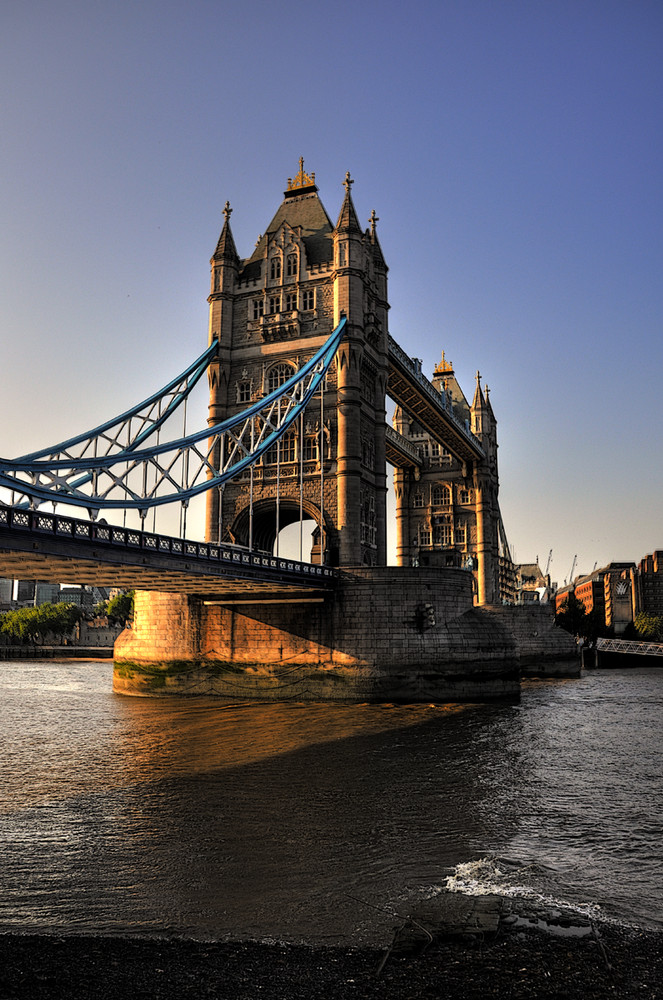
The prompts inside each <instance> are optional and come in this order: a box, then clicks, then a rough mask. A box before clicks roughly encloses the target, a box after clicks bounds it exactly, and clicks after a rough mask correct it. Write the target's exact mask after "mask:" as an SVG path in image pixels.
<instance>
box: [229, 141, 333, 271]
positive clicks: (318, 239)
mask: <svg viewBox="0 0 663 1000" xmlns="http://www.w3.org/2000/svg"><path fill="white" fill-rule="evenodd" d="M284 222H285V223H287V224H288V225H289V226H290V228H291V229H294V230H296V231H297V233H298V235H299V236H300V238H301V240H302V242H303V244H304V248H305V250H306V257H307V260H308V262H309V264H325V263H328V262H329V261H330V260H332V259H333V256H334V249H333V246H332V232H333V226H332V224H331V219H330V218H329V216H328V215H327V213H326V211H325V208H324V205H323V204H322V202H321V201H320V198H319V197H318V189H317V187H316V185H315V174H314V173H312V174H307V173H306V172H305V170H304V160H303V158H300V160H299V173H298V174H296V175H295V177H294V179H293V178H291V177H289V178H288V189H287V191H284V193H283V201H282V202H281V204H280V206H279V208H278V209H277V212H276V214H275V216H274V218H273V219H272V221H271V222H270V223H269V225H268V226H267V229H266V230H265V232H264V234H263V235H262V236H261V237H260V239H259V240H258V242H257V243H256V248H255V250H254V251H253V253H252V254H251V256H250V257H249V258H248V259H247V260H245V261H244V265H243V268H242V277H243V278H251V277H257V276H258V275H259V273H260V261H261V260H262V259H263V258H264V256H265V251H266V247H267V244H268V242H269V238H270V237H271V236H273V235H274V233H276V232H278V230H279V229H280V228H281V226H282V225H283V223H284Z"/></svg>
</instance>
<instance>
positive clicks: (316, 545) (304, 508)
mask: <svg viewBox="0 0 663 1000" xmlns="http://www.w3.org/2000/svg"><path fill="white" fill-rule="evenodd" d="M277 511H278V512H277ZM300 518H301V521H302V533H303V543H304V544H303V552H302V556H303V558H304V560H306V561H308V560H309V558H311V561H312V562H316V563H317V562H319V561H320V559H319V551H320V538H319V536H320V508H319V507H317V506H316V505H315V504H314V503H311V501H309V500H306V499H305V500H304V501H303V503H302V504H301V507H300V503H299V501H298V500H294V499H288V498H283V499H281V500H279V503H278V508H277V503H276V498H265V499H263V500H259V501H258V502H257V503H254V505H253V514H252V515H251V508H250V507H245V508H244V509H243V510H242V511H240V513H239V514H238V515H237V516H236V518H235V520H234V521H233V523H232V527H231V528H230V539H229V540H231V541H234V542H235V543H236V544H238V545H247V546H248V545H249V541H250V540H252V543H253V548H254V549H259V550H261V551H263V552H270V553H271V552H273V551H274V545H275V543H276V537H277V534H278V535H281V533H282V532H283V531H284V529H287V528H290V527H291V526H292V525H295V524H296V525H299V522H300ZM251 522H252V523H251ZM277 528H278V530H277ZM332 531H333V527H332V526H331V525H330V524H328V523H327V518H326V517H325V518H324V534H325V547H326V558H325V559H324V561H325V562H327V563H329V562H331V561H332V560H331V558H330V535H331V532H332ZM311 536H312V546H310V545H309V544H308V539H310V538H311ZM290 537H291V538H292V533H290ZM280 554H281V555H284V554H285V553H284V552H281V553H280ZM295 558H299V553H297V555H296V556H295Z"/></svg>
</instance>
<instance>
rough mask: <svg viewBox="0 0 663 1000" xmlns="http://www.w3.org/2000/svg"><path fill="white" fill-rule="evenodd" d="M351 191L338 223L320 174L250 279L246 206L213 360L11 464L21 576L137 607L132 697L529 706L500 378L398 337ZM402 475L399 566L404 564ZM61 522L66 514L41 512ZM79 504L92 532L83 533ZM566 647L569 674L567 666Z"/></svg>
mask: <svg viewBox="0 0 663 1000" xmlns="http://www.w3.org/2000/svg"><path fill="white" fill-rule="evenodd" d="M352 184H353V181H352V179H351V178H350V175H349V174H347V175H346V178H345V181H344V185H343V186H344V189H345V194H344V197H343V201H342V205H341V209H340V212H339V215H338V219H337V222H336V224H335V225H334V224H332V222H331V220H330V218H329V216H328V214H327V212H326V210H325V208H324V206H323V205H322V202H321V201H320V198H319V196H318V188H317V186H316V184H315V175H314V174H310V175H309V174H308V173H307V172H305V171H304V165H303V160H302V161H300V167H299V172H298V173H297V174H296V176H295V177H294V178H291V179H289V181H288V185H287V190H286V191H285V192H284V195H283V201H282V203H281V205H280V206H279V208H278V209H277V211H276V213H275V215H274V216H273V218H272V220H271V222H270V223H269V224H268V225H267V227H266V229H265V231H264V234H263V235H262V236H261V237H260V238H259V240H258V242H257V244H256V247H255V249H254V250H253V252H252V254H251V255H250V257H248V258H244V259H242V258H240V256H239V254H238V252H237V249H236V246H235V241H234V237H233V234H232V230H231V225H230V216H231V212H232V209H231V208H230V205H229V204H228V203H226V207H225V209H224V213H223V214H224V222H223V226H222V229H221V234H220V236H219V239H218V242H217V245H216V249H215V251H214V254H213V255H212V259H211V262H210V263H211V278H210V294H209V298H208V302H209V331H208V347H207V349H206V351H205V352H203V354H202V355H201V356H200V357H199V358H197V359H195V361H193V362H192V364H191V365H190V366H189V367H188V368H187V370H186V371H185V372H183V373H182V374H181V375H180V376H178V377H177V378H175V379H174V380H173V381H172V382H171V383H169V385H168V386H166V387H164V389H163V390H161V391H160V392H157V393H155V394H153V395H152V396H150V397H149V398H148V399H147V400H144V401H143V402H142V403H140V404H138V405H137V406H136V407H134V408H132V409H131V410H129V411H127V412H126V413H124V414H121V415H120V417H118V418H115V419H114V420H110V421H108V422H107V423H105V424H103V425H101V426H100V427H98V428H95V429H94V430H93V431H90V432H86V433H84V434H81V435H78V436H76V437H74V438H71V439H69V440H68V441H66V442H63V443H62V444H60V445H57V446H55V447H53V448H50V449H45V450H42V451H39V452H34V453H32V454H30V455H26V456H22V457H21V458H19V459H16V460H14V461H13V462H9V461H5V460H0V489H3V490H4V491H5V494H6V495H7V496H8V497H10V498H11V502H10V503H9V505H8V506H7V507H5V508H2V509H0V510H5V511H6V512H7V513H6V518H7V523H6V524H5V525H3V523H2V518H1V517H0V572H2V571H3V570H2V567H5V571H7V572H11V575H13V576H15V577H16V576H20V575H21V574H23V575H24V574H25V573H28V574H29V575H30V576H32V577H34V576H40V577H42V578H48V577H46V576H45V574H46V573H52V574H55V575H57V574H59V573H60V572H61V571H63V572H64V567H65V565H66V569H67V572H66V578H67V579H68V580H70V579H74V580H80V581H81V582H95V581H96V582H98V581H100V580H101V579H103V580H105V581H106V582H111V581H114V582H115V583H116V584H118V583H120V581H121V585H129V586H133V587H136V588H137V589H138V593H137V596H136V620H135V627H134V629H133V630H132V631H131V632H129V633H124V634H123V636H121V637H120V639H119V640H118V643H117V644H116V649H115V664H116V676H115V684H116V688H117V689H118V690H121V691H125V692H126V693H148V694H149V693H153V688H154V683H153V682H154V678H155V677H156V678H158V683H157V684H156V688H157V689H158V691H159V692H160V693H161V692H163V690H165V689H172V690H178V691H183V692H189V693H193V692H199V691H204V692H208V693H216V694H224V693H230V691H231V688H232V692H233V696H236V694H237V692H238V687H237V685H238V683H239V682H238V680H237V675H238V672H239V673H240V674H241V677H242V681H241V684H240V687H241V686H242V685H244V687H243V690H244V694H245V695H246V696H247V697H250V696H256V697H283V696H292V697H318V698H327V697H340V698H351V699H355V698H382V697H390V698H394V697H397V698H406V699H411V700H420V699H421V698H424V699H427V700H432V699H435V698H439V697H445V696H452V697H460V698H465V697H474V696H477V695H482V696H483V695H486V696H503V695H507V696H510V695H513V694H514V693H516V692H517V690H518V676H519V667H518V664H519V657H520V652H519V650H520V649H521V645H522V643H521V639H522V636H521V639H518V638H516V637H515V636H516V633H517V631H518V630H517V629H515V630H514V628H513V627H512V626H511V625H509V624H507V619H506V618H505V617H504V615H503V614H501V613H498V610H496V608H495V607H493V609H492V611H491V613H490V614H488V613H483V612H482V610H481V609H482V608H488V607H489V606H491V605H493V606H498V605H500V602H501V601H503V600H504V598H505V597H506V596H508V570H509V567H510V555H509V551H508V543H507V542H506V534H505V532H504V527H503V524H502V520H501V515H500V511H499V500H498V472H497V421H496V419H495V416H494V413H493V409H492V405H491V402H490V398H489V392H488V389H487V387H483V386H482V384H481V377H480V376H479V374H478V373H477V380H476V387H475V390H474V395H473V397H472V400H471V402H470V401H468V399H467V398H466V396H465V394H464V393H463V391H462V389H461V387H460V385H459V383H458V381H457V379H456V376H455V372H454V369H453V366H452V365H451V363H450V362H449V361H448V360H446V359H445V357H444V354H442V360H441V362H440V363H439V364H438V366H437V367H436V369H435V371H434V373H433V379H432V381H429V380H428V379H427V378H426V377H425V376H424V375H423V373H422V371H421V362H419V361H418V360H417V359H414V358H409V357H408V356H407V354H406V353H405V352H404V351H403V350H402V348H401V347H400V346H399V345H398V343H397V342H396V341H395V340H394V339H393V338H392V337H391V336H390V334H389V330H388V310H389V303H388V296H387V270H388V269H387V265H386V263H385V259H384V256H383V253H382V249H381V246H380V243H379V240H378V236H377V221H378V219H377V216H376V214H375V211H373V212H372V213H371V216H370V219H369V225H368V227H367V228H366V229H362V227H361V226H360V224H359V221H358V216H357V213H356V210H355V206H354V202H353V198H352V193H351V192H352ZM205 372H206V373H207V378H208V384H209V416H208V426H207V427H205V428H199V429H196V430H195V431H193V432H191V431H189V430H188V429H187V427H186V416H185V417H184V420H183V423H182V429H181V430H180V431H179V433H177V434H176V435H175V436H172V434H171V435H170V436H169V433H168V428H169V427H171V426H172V423H173V421H175V420H178V419H180V417H181V415H182V413H184V414H186V401H187V399H188V397H189V394H190V392H191V390H192V388H193V386H194V385H195V384H196V383H197V382H198V381H199V380H200V379H201V377H202V376H203V374H204V373H205ZM387 396H389V397H391V398H392V400H393V401H394V402H395V403H396V412H395V415H394V421H393V427H388V426H387V422H386V400H387ZM388 462H389V463H391V464H393V465H394V488H395V495H396V554H397V562H398V565H397V566H396V567H388V566H387V565H386V563H387V523H386V520H387V503H386V499H387V463H388ZM203 494H204V495H205V497H206V520H205V540H204V541H203V542H193V541H191V540H190V539H189V540H187V539H186V538H185V537H184V536H185V535H186V511H187V508H188V505H189V503H190V502H191V500H192V499H193V498H195V497H196V496H200V495H203ZM17 497H18V500H17ZM49 501H50V502H52V503H53V508H54V513H53V514H52V515H46V514H44V513H43V512H42V511H41V507H42V506H43V504H44V503H46V502H49ZM172 503H175V504H179V505H180V508H181V512H182V513H181V518H180V526H181V532H180V533H181V535H182V536H183V537H182V538H180V539H179V540H178V539H172V538H169V537H167V536H159V535H157V534H155V533H154V532H152V533H149V532H145V531H144V530H143V531H136V532H127V531H126V530H125V529H124V528H122V529H120V528H119V527H115V526H111V527H110V528H106V527H105V526H101V525H100V522H99V515H100V514H101V513H106V512H111V513H112V512H113V511H121V510H123V509H124V510H127V509H131V510H135V511H138V513H139V516H140V519H141V523H142V526H143V529H144V528H145V521H146V516H147V513H148V511H149V510H151V509H153V508H156V507H159V506H164V505H166V504H172ZM58 505H65V508H70V507H74V508H78V509H79V510H80V509H81V508H83V509H85V511H86V512H87V513H88V516H89V521H87V522H83V521H79V520H77V519H73V520H72V522H71V524H68V523H67V519H66V518H62V517H60V516H59V514H56V513H55V509H56V506H58ZM16 511H19V512H23V516H24V517H26V518H28V522H29V523H26V524H25V525H23V529H22V533H21V528H20V525H19V524H18V522H16V521H15V513H16ZM109 516H110V515H109ZM49 517H50V519H51V520H50V521H49V520H48V518H49ZM305 520H309V521H312V522H313V523H314V525H315V529H314V531H313V533H312V547H311V551H310V562H308V563H307V562H306V560H305V559H303V558H300V559H299V560H297V561H293V560H290V561H287V560H286V561H284V560H283V559H282V558H281V556H280V554H279V537H280V534H281V532H282V530H283V528H285V527H287V526H288V525H291V524H293V523H295V522H297V521H299V523H300V525H301V524H302V522H303V521H305ZM67 532H69V535H68V536H67ZM105 532H110V535H109V537H108V538H105V537H104V533H105ZM122 532H124V534H122ZM300 534H301V528H300ZM64 536H67V537H64ZM31 546H32V548H31ZM257 550H261V551H257ZM302 555H303V553H302ZM51 578H52V577H51ZM311 602H317V603H313V604H312V603H311ZM240 607H241V610H240ZM530 625H531V623H530ZM530 625H528V629H529V628H530ZM541 628H542V631H543V632H545V631H546V629H545V627H544V625H543V624H542V626H541ZM526 631H527V630H526ZM548 631H550V629H548ZM546 641H547V642H549V643H550V649H549V650H548V653H547V654H546V655H548V654H549V658H550V656H552V658H553V659H554V661H555V662H561V661H564V659H565V657H567V653H568V650H567V651H566V652H564V651H562V653H560V644H559V642H557V644H555V642H553V640H552V638H551V636H550V635H548V638H547V640H546ZM544 645H545V644H544ZM562 645H564V643H563V642H562ZM573 652H574V653H575V650H574V651H573ZM567 658H568V657H567ZM229 678H232V679H233V683H232V685H230V684H229Z"/></svg>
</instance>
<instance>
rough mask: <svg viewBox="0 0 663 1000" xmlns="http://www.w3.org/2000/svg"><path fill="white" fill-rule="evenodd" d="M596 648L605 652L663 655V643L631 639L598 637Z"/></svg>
mask: <svg viewBox="0 0 663 1000" xmlns="http://www.w3.org/2000/svg"><path fill="white" fill-rule="evenodd" d="M596 648H597V649H598V650H600V651H601V652H603V653H634V654H635V655H636V656H663V643H660V642H631V641H630V640H629V639H597V640H596Z"/></svg>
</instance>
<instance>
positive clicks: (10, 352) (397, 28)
mask: <svg viewBox="0 0 663 1000" xmlns="http://www.w3.org/2000/svg"><path fill="white" fill-rule="evenodd" d="M0 81H1V85H2V93H3V100H2V103H1V104H0V134H1V137H2V138H1V140H0V162H1V165H2V190H1V192H0V248H1V254H2V258H1V266H0V282H1V286H2V287H1V296H0V337H1V343H2V360H1V362H0V399H1V400H2V417H3V419H2V426H1V428H0V454H3V455H7V456H12V455H17V454H20V453H23V452H25V451H28V450H31V449H33V448H36V447H40V446H45V445H47V444H50V443H54V442H55V441H58V440H61V439H62V438H64V437H66V436H68V435H69V434H71V433H73V432H75V431H78V430H83V429H85V428H86V427H88V426H93V425H95V424H97V423H99V422H100V421H101V420H102V419H104V418H105V417H107V416H110V415H112V414H114V413H116V412H120V410H122V409H123V408H125V407H126V406H128V405H130V404H131V403H133V402H135V401H137V400H138V399H139V398H143V397H144V396H146V395H147V394H148V392H149V391H151V390H153V389H155V388H157V387H158V386H159V385H161V384H163V383H164V382H165V381H166V380H167V378H169V377H170V376H171V375H173V374H176V373H177V372H178V371H180V370H181V369H182V368H183V367H184V366H185V364H186V362H187V360H188V359H190V358H191V357H193V356H194V355H196V354H197V353H199V352H200V351H201V350H202V349H203V348H204V346H205V343H206V317H207V304H206V297H207V294H208V287H209V271H208V262H209V258H210V256H211V254H212V252H213V250H214V246H215V244H216V240H217V238H218V234H219V231H220V227H221V224H222V221H223V220H222V214H221V212H222V208H223V205H224V202H225V201H226V199H229V200H230V202H231V205H232V207H233V209H234V212H233V216H232V226H233V231H234V235H235V240H236V243H237V246H238V249H239V252H240V254H241V255H242V256H245V255H248V254H249V253H250V252H251V251H252V249H253V246H254V244H255V241H256V240H257V238H258V236H259V235H260V234H261V233H262V232H263V230H264V228H265V227H266V225H267V223H268V221H269V220H270V218H271V216H272V214H273V212H274V210H275V209H276V207H277V206H278V204H279V202H280V200H281V197H282V192H283V190H284V187H285V181H286V178H287V177H289V176H292V175H294V173H295V172H296V170H297V162H298V158H299V156H300V155H301V156H304V157H305V161H306V168H307V169H308V170H314V171H315V172H316V180H317V183H318V185H319V188H320V195H321V197H322V200H323V202H324V204H325V205H326V207H327V210H328V212H329V214H330V216H331V217H332V219H333V220H335V218H336V215H337V213H338V210H339V207H340V203H341V198H342V194H343V189H342V186H341V184H342V181H343V177H344V175H345V172H346V170H350V172H351V174H352V176H353V177H354V178H355V184H354V187H353V197H354V200H355V204H356V207H357V210H358V213H359V215H360V218H362V219H364V220H367V219H368V216H369V213H370V211H371V209H373V208H374V209H375V210H376V212H377V214H378V216H379V218H380V222H379V224H378V233H379V237H380V241H381V244H382V248H383V251H384V254H385V257H386V259H387V263H388V264H389V267H390V273H389V281H390V284H389V292H390V301H391V305H392V310H391V314H390V332H391V333H392V335H393V336H394V337H395V338H396V339H397V340H398V341H399V342H400V343H401V344H402V346H403V347H404V348H405V349H406V350H408V351H409V352H410V353H411V354H413V355H416V356H418V357H421V358H422V359H423V361H424V369H425V370H427V371H428V372H430V371H431V369H432V366H433V365H434V363H435V362H436V361H437V360H438V359H439V357H440V353H441V351H442V349H444V350H445V352H446V354H447V356H448V357H449V358H450V359H451V360H452V361H453V363H454V365H455V367H456V370H457V373H458V375H459V378H460V380H461V384H462V385H463V386H464V388H465V391H466V394H467V393H470V394H471V392H472V391H473V386H474V373H475V371H476V370H477V368H478V369H480V370H481V373H482V375H483V376H484V378H485V380H486V381H487V383H488V385H489V386H490V388H491V401H492V403H493V406H494V409H495V412H496V415H497V418H498V421H499V428H498V432H499V441H500V469H501V503H502V512H503V516H504V521H505V524H506V529H507V533H508V536H509V538H510V541H511V543H512V546H513V548H514V550H515V556H516V559H517V561H521V562H527V561H530V560H533V559H534V558H535V557H536V556H537V555H539V557H540V560H541V562H542V563H545V560H546V559H547V555H548V550H549V549H551V548H552V549H553V562H552V566H551V569H552V572H553V577H554V578H555V579H557V580H558V581H559V582H562V580H563V579H564V578H565V577H566V576H567V575H568V573H569V570H570V568H571V561H572V559H573V555H574V554H575V553H577V554H578V565H577V569H579V570H580V571H584V572H588V571H590V570H591V569H592V567H593V565H594V563H595V562H598V564H599V565H602V564H603V563H605V562H608V561H609V560H611V559H628V560H635V561H637V560H639V559H640V558H642V556H644V555H645V554H646V553H648V552H651V551H652V550H653V549H655V548H663V522H662V518H661V509H662V498H663V461H661V457H662V455H663V395H662V393H661V390H660V387H659V383H660V381H661V372H662V371H663V346H662V337H661V331H662V326H663V280H662V263H663V252H662V235H661V234H662V233H663V217H662V216H663V212H662V201H663V194H662V184H661V178H662V177H663V163H662V162H661V161H662V152H663V139H662V134H663V129H662V127H661V126H662V122H663V101H662V97H663V4H661V3H660V0H622V2H613V0H587V2H585V0H568V2H567V0H550V2H537V0H500V2H498V3H496V2H494V0H454V2H445V0H437V2H424V0H413V2H411V3H409V4H407V5H401V4H395V3H394V4H389V3H385V2H381V3H375V2H370V0H369V2H359V3H357V2H354V3H348V2H345V0H342V2H324V3H323V2H315V0H308V2H306V3H302V2H298V0H294V2H290V3H287V4H277V3H274V2H261V0H254V2H252V3H247V4H243V5H241V4H237V3H230V2H226V0H216V2H208V0H189V2H186V3H185V2H178V3H175V2H168V0H164V2H157V0H143V2H141V3H135V2H128V0H119V2H112V0H109V2H106V3H103V4H102V3H96V2H94V0H93V2H90V0H85V2H83V0H22V2H21V3H13V4H11V3H4V4H2V7H1V10H0Z"/></svg>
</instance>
